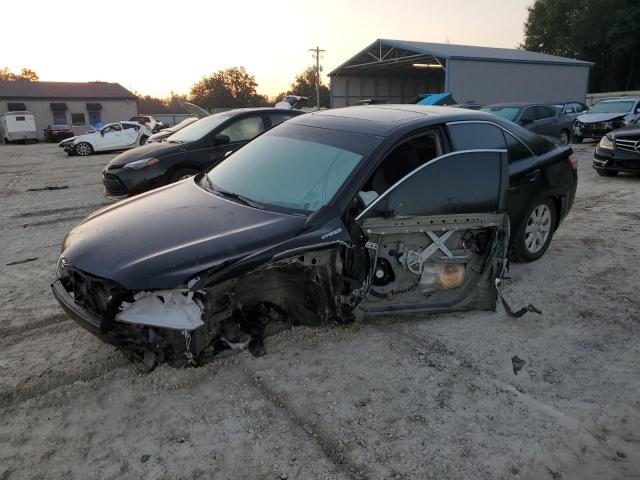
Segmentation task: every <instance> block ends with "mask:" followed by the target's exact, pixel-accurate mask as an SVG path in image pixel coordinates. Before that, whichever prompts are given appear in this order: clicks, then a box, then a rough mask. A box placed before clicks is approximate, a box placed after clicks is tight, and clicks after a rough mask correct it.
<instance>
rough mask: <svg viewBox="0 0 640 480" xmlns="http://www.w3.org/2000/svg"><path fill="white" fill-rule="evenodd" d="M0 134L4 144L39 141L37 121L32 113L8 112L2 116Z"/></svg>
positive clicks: (0, 118)
mask: <svg viewBox="0 0 640 480" xmlns="http://www.w3.org/2000/svg"><path fill="white" fill-rule="evenodd" d="M0 133H1V134H2V135H1V136H2V138H3V140H4V143H10V142H16V141H21V142H25V143H27V142H29V141H36V142H37V141H38V132H37V131H36V119H35V117H34V116H33V113H31V112H27V111H24V112H7V113H5V114H4V115H2V116H0Z"/></svg>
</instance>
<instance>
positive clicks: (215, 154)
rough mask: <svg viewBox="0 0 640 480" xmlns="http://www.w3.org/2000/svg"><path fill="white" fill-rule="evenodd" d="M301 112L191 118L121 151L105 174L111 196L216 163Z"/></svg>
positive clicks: (263, 111)
mask: <svg viewBox="0 0 640 480" xmlns="http://www.w3.org/2000/svg"><path fill="white" fill-rule="evenodd" d="M302 113H303V112H301V111H300V110H280V109H276V108H239V109H237V110H231V111H228V112H222V113H217V114H215V115H210V116H208V117H205V118H201V119H200V120H198V121H196V122H193V123H192V124H190V125H187V126H186V127H184V128H183V129H181V130H179V131H177V132H175V133H174V134H172V135H171V136H169V137H168V138H167V139H166V141H164V142H160V143H157V142H156V143H150V144H147V145H142V146H140V147H137V148H134V149H132V150H129V151H126V152H124V153H121V154H120V155H118V156H117V157H114V158H113V160H111V161H110V162H109V163H108V164H107V166H106V167H105V169H104V170H103V172H102V175H103V176H102V183H103V184H104V188H105V194H106V195H107V196H108V197H113V198H124V197H128V196H131V195H136V194H138V193H142V192H146V191H147V190H151V189H153V188H156V187H159V186H162V185H167V184H169V183H173V182H176V181H178V180H181V179H183V178H187V177H190V176H191V175H194V174H196V173H198V172H201V171H203V170H206V169H207V168H209V167H212V166H213V165H215V164H216V163H218V162H219V161H220V160H222V159H223V158H224V157H225V155H227V154H228V153H229V152H232V151H234V150H237V149H238V148H240V147H241V146H242V145H244V144H245V143H247V142H248V141H249V140H251V139H252V138H253V137H255V136H256V135H258V134H260V133H262V132H263V131H265V130H266V129H268V128H271V127H272V126H274V125H277V124H279V123H281V122H283V121H285V120H288V119H290V118H291V117H294V116H296V115H302Z"/></svg>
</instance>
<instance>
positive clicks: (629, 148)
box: [593, 120, 640, 177]
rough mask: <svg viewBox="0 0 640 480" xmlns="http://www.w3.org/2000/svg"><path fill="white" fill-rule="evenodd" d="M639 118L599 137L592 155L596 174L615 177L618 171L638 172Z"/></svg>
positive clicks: (639, 160)
mask: <svg viewBox="0 0 640 480" xmlns="http://www.w3.org/2000/svg"><path fill="white" fill-rule="evenodd" d="M638 122H640V120H636V122H635V123H634V124H633V125H630V126H628V127H624V128H619V129H618V130H614V131H613V132H610V133H607V134H606V135H605V136H604V137H602V138H601V139H600V143H599V144H598V146H597V147H596V151H595V154H594V157H593V168H594V169H595V170H596V172H597V173H598V175H601V176H603V177H615V176H616V175H618V173H619V172H626V173H636V174H640V124H639V123H638Z"/></svg>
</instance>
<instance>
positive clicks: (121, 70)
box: [0, 0, 533, 97]
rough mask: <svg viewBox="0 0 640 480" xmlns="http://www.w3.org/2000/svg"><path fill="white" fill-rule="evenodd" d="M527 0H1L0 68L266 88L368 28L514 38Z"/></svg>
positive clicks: (484, 42)
mask: <svg viewBox="0 0 640 480" xmlns="http://www.w3.org/2000/svg"><path fill="white" fill-rule="evenodd" d="M532 2H533V0H446V1H443V0H387V1H381V0H352V1H350V0H342V1H338V0H297V1H294V0H262V1H259V0H254V1H246V0H235V1H225V2H219V1H215V0H214V1H211V0H209V1H207V0H201V1H192V0H178V1H176V0H171V1H165V0H153V1H150V0H142V1H140V0H137V1H136V0H129V1H122V0H109V1H91V0H61V1H58V2H52V1H50V0H46V1H43V0H38V1H34V0H4V1H3V2H2V7H0V10H1V11H2V17H3V19H4V21H3V22H2V32H3V35H2V37H3V39H4V47H3V48H2V50H1V51H0V67H5V66H7V67H9V68H10V69H11V70H13V71H16V72H17V71H19V70H20V69H21V68H22V67H27V68H31V69H33V70H35V71H36V72H37V73H38V75H39V76H40V80H47V81H76V82H83V81H93V80H101V81H106V82H118V83H120V84H121V85H123V86H124V87H126V88H128V89H130V90H133V91H136V92H140V93H143V94H150V95H154V96H160V97H165V96H168V95H169V94H170V92H172V91H173V92H176V93H188V92H189V90H190V88H191V86H192V85H193V84H194V83H195V82H196V81H197V80H199V79H200V78H202V77H203V76H205V75H208V74H211V73H213V72H215V71H217V70H220V69H224V68H228V67H233V66H244V67H245V68H246V69H247V71H248V72H249V73H250V74H251V75H254V76H255V77H256V81H257V82H258V89H257V90H258V93H261V94H266V95H269V96H273V95H275V94H277V93H279V92H282V91H284V90H286V89H287V88H288V87H289V85H290V84H291V82H292V81H293V80H294V78H295V76H296V75H297V74H299V73H300V72H302V71H303V70H304V69H305V68H306V67H308V66H310V65H312V64H313V63H314V60H313V58H312V56H311V53H310V52H309V51H308V50H309V49H311V48H314V47H316V46H319V47H320V48H322V49H324V50H326V51H325V52H324V54H323V57H322V60H321V63H322V66H323V72H324V73H325V74H326V73H328V72H330V71H331V70H332V69H333V68H335V67H337V66H338V65H340V64H341V63H343V62H344V61H346V60H347V59H349V58H350V57H351V56H353V55H354V54H355V53H357V52H358V51H360V50H362V49H363V48H365V47H366V46H367V45H369V44H371V43H372V42H374V41H375V40H376V39H377V38H390V39H396V40H417V41H424V42H436V43H447V42H448V43H453V44H464V45H481V46H490V47H505V48H515V47H517V46H518V44H519V43H520V42H522V39H523V25H524V21H525V19H526V16H527V6H528V5H530V4H531V3H532ZM9 20H10V21H9ZM325 80H326V79H325Z"/></svg>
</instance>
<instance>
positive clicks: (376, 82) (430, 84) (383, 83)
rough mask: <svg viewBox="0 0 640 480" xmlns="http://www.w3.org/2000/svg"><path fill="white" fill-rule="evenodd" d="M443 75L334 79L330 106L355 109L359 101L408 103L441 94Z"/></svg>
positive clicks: (339, 77) (340, 77)
mask: <svg viewBox="0 0 640 480" xmlns="http://www.w3.org/2000/svg"><path fill="white" fill-rule="evenodd" d="M443 89H444V74H440V75H434V74H431V75H423V76H406V77H405V76H373V75H368V76H342V75H339V74H338V75H337V76H335V77H333V78H332V79H331V106H332V107H333V108H337V107H346V106H349V105H353V104H354V103H356V102H357V101H358V100H365V99H368V98H380V99H386V100H389V102H390V103H407V102H408V101H409V100H411V99H412V98H415V97H416V96H417V95H418V94H420V93H433V92H442V91H443Z"/></svg>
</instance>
